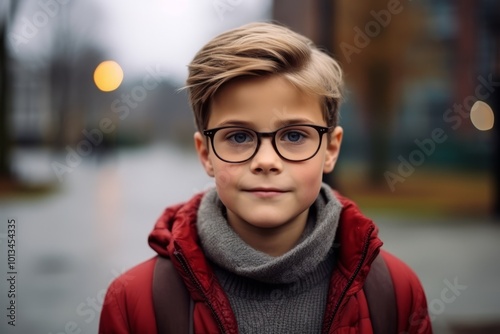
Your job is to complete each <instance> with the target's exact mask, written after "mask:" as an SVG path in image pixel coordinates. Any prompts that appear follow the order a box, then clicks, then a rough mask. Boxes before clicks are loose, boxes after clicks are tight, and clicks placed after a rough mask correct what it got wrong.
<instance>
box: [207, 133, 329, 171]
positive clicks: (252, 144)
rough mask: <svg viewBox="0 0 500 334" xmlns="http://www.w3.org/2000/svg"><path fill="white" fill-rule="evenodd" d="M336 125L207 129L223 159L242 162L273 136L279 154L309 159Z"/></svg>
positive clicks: (286, 158)
mask: <svg viewBox="0 0 500 334" xmlns="http://www.w3.org/2000/svg"><path fill="white" fill-rule="evenodd" d="M331 129H333V127H324V126H318V125H309V124H298V125H288V126H285V127H282V128H279V129H278V130H276V131H274V132H257V131H254V130H252V129H248V128H244V127H239V126H224V127H220V128H214V129H209V130H204V131H203V134H204V135H205V136H207V137H208V138H210V141H211V143H212V148H213V150H214V153H215V155H216V156H217V157H218V158H219V159H221V160H222V161H225V162H229V163H240V162H245V161H248V160H250V159H252V158H253V157H254V156H255V155H256V154H257V151H258V150H259V147H260V144H261V143H262V138H264V137H269V138H271V143H272V145H273V148H274V150H275V151H276V153H277V154H278V155H279V156H280V157H281V158H282V159H284V160H288V161H294V162H299V161H305V160H309V159H311V158H312V157H314V156H315V155H316V153H318V151H319V148H320V146H321V141H322V139H323V134H325V133H328V132H329V131H330V130H331Z"/></svg>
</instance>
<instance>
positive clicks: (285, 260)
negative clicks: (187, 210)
mask: <svg viewBox="0 0 500 334" xmlns="http://www.w3.org/2000/svg"><path fill="white" fill-rule="evenodd" d="M341 210H342V205H341V204H340V202H339V201H338V200H337V198H336V197H335V196H334V194H333V193H332V190H331V189H330V187H329V186H327V185H325V184H323V185H322V187H321V189H320V192H319V195H318V197H317V199H316V201H315V202H314V203H313V205H312V206H311V209H310V211H309V212H310V213H309V218H308V222H307V225H306V228H305V229H304V232H303V235H302V237H301V239H300V241H299V242H298V243H297V245H296V246H295V247H294V248H292V249H291V250H289V251H288V252H287V253H285V254H283V255H281V256H278V257H272V256H270V255H268V254H265V253H263V252H260V251H258V250H255V249H254V248H252V247H250V246H249V245H248V244H246V243H245V242H244V241H243V240H242V239H241V238H240V237H239V236H238V235H237V234H236V232H234V230H233V229H232V228H231V227H230V226H229V224H228V223H227V220H226V218H225V217H224V215H223V212H224V206H223V204H222V202H221V201H220V199H219V197H218V195H217V192H216V190H215V189H210V190H209V191H208V192H207V193H206V194H205V195H204V197H203V199H202V201H201V205H200V207H199V209H198V219H197V228H198V234H199V237H200V241H201V245H202V247H203V249H204V251H205V253H206V255H207V257H208V258H209V259H210V261H212V262H214V263H215V264H216V265H218V266H220V267H221V268H223V269H225V270H227V271H229V272H232V273H234V274H236V275H239V276H242V277H247V278H251V279H255V280H258V281H261V282H267V283H291V282H295V281H298V280H300V279H302V278H304V277H305V276H306V275H308V274H310V273H311V272H313V271H315V270H317V269H318V266H320V265H321V264H322V263H324V261H325V260H326V259H327V258H328V255H329V252H330V251H331V250H332V247H333V242H334V238H335V232H336V230H337V226H338V220H339V216H340V212H341ZM320 267H321V266H320Z"/></svg>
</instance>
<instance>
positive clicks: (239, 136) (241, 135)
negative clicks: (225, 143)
mask: <svg viewBox="0 0 500 334" xmlns="http://www.w3.org/2000/svg"><path fill="white" fill-rule="evenodd" d="M227 139H229V140H230V141H232V142H234V143H236V144H243V143H245V142H248V141H252V137H251V136H250V135H248V133H245V132H236V133H233V134H231V135H229V136H228V137H227Z"/></svg>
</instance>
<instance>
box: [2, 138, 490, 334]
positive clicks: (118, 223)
mask: <svg viewBox="0 0 500 334" xmlns="http://www.w3.org/2000/svg"><path fill="white" fill-rule="evenodd" d="M43 156H45V159H46V162H47V161H48V162H49V164H50V161H51V160H53V159H56V158H57V157H53V156H51V155H50V154H49V153H47V152H39V151H37V152H29V151H26V152H24V153H20V154H19V153H18V154H17V155H16V159H18V162H22V166H23V168H24V169H25V173H27V174H31V175H35V171H36V170H38V171H40V170H42V169H41V168H40V166H41V165H45V166H46V165H47V164H46V163H43V162H42V163H40V161H43V158H41V157H43ZM47 172H49V173H50V172H51V171H50V170H49V171H47ZM39 173H40V172H39ZM42 174H43V173H42ZM32 182H36V180H32ZM56 182H57V181H56ZM210 184H211V180H210V179H209V178H208V177H207V176H205V174H204V171H203V170H202V168H201V166H200V164H199V162H198V161H197V158H196V157H195V156H194V155H193V154H192V153H191V152H190V151H189V152H184V151H182V150H181V149H179V148H176V147H173V146H172V147H171V146H167V145H163V146H160V145H154V146H149V147H147V148H143V149H133V150H122V151H118V153H115V154H114V155H111V156H106V157H102V158H100V157H96V156H91V157H88V158H87V159H84V160H83V161H82V163H81V164H80V165H79V166H77V167H76V168H75V169H74V171H73V172H72V173H71V174H67V175H66V178H65V181H64V182H63V183H61V184H60V189H59V190H57V191H54V192H53V193H50V194H48V195H46V196H40V195H38V196H26V195H24V196H17V197H7V198H2V199H1V201H0V219H1V221H2V224H1V225H0V226H1V230H0V247H1V251H0V254H2V256H1V258H0V268H1V272H2V280H1V283H0V287H1V291H2V297H1V298H0V304H1V308H2V310H4V311H3V313H6V311H5V310H6V308H7V306H8V305H7V303H8V299H7V296H6V293H5V292H4V291H7V288H8V286H7V281H6V279H5V277H6V276H7V263H6V262H7V259H6V256H4V255H3V254H7V252H6V249H7V243H6V242H5V241H6V233H7V231H6V225H7V224H6V222H7V220H8V219H12V218H13V219H15V220H16V224H17V231H16V235H17V240H18V242H17V259H16V261H17V266H18V276H17V279H18V281H17V287H16V289H17V300H16V303H17V318H16V327H15V329H14V328H12V327H11V326H9V325H7V320H6V318H5V315H2V319H3V320H2V322H1V324H0V332H1V333H23V334H24V333H43V334H45V333H52V334H56V333H73V332H75V333H77V332H78V329H80V330H81V333H96V332H97V326H98V316H99V310H100V308H101V306H102V298H103V296H104V292H105V289H106V288H107V285H108V284H109V282H110V281H111V280H112V279H113V278H114V277H116V276H117V275H119V274H120V273H122V272H123V271H124V270H126V269H128V268H130V267H131V266H133V265H135V264H137V263H139V262H140V261H143V260H145V259H148V258H149V257H151V256H153V255H154V253H153V251H152V250H151V249H149V247H148V245H147V236H148V234H149V232H150V230H151V229H152V227H153V224H154V222H155V220H156V218H157V217H158V216H159V215H160V214H161V212H162V210H163V209H164V208H165V207H166V206H168V205H171V204H174V203H176V202H179V201H183V200H186V199H188V198H189V197H190V196H192V195H193V194H195V193H197V192H199V191H201V190H203V189H205V188H207V187H208V186H210ZM372 218H374V220H375V221H376V222H377V223H378V225H379V227H380V235H381V238H382V240H383V241H384V242H385V248H386V249H387V250H389V251H391V252H393V253H395V254H396V255H398V256H399V257H400V258H402V259H403V260H405V261H406V262H407V263H408V264H409V265H410V266H411V267H412V268H413V269H414V270H415V271H416V272H417V274H418V275H419V277H420V278H421V280H422V283H423V285H424V288H425V290H426V293H427V297H428V302H429V303H430V304H429V305H430V312H431V316H432V317H433V325H434V328H435V333H445V334H447V333H466V331H464V332H459V331H455V332H452V331H451V326H458V327H457V328H465V326H469V325H474V326H475V325H481V324H489V323H494V322H495V321H497V322H498V321H500V287H499V286H498V283H499V281H500V262H499V261H498V259H499V258H500V257H499V256H500V242H499V241H500V224H498V222H497V223H494V222H488V221H479V220H478V221H476V220H472V219H467V220H453V221H445V220H439V219H436V221H432V222H429V220H428V219H426V220H425V223H424V224H420V223H419V222H421V221H422V219H420V218H412V217H406V218H404V219H400V218H396V217H394V216H391V217H389V216H387V215H379V216H376V217H372ZM450 286H454V288H450ZM444 289H448V290H446V291H444ZM443 291H444V292H443ZM470 333H476V332H472V331H471V332H470ZM477 333H479V332H477ZM484 333H486V332H484ZM491 333H494V332H491Z"/></svg>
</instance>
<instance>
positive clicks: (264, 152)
mask: <svg viewBox="0 0 500 334" xmlns="http://www.w3.org/2000/svg"><path fill="white" fill-rule="evenodd" d="M250 168H251V170H252V172H254V173H269V172H274V173H280V172H281V171H282V170H283V160H282V159H281V157H280V156H279V155H278V153H277V152H276V151H275V150H274V147H273V144H272V138H262V142H261V143H260V147H259V149H258V150H257V153H256V154H255V156H254V157H253V158H252V160H251V161H250Z"/></svg>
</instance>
